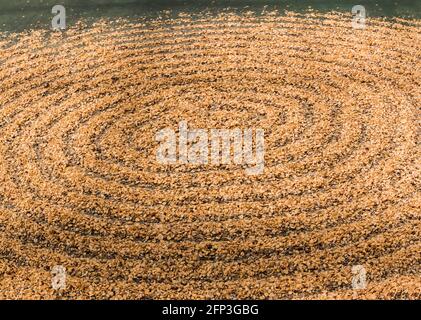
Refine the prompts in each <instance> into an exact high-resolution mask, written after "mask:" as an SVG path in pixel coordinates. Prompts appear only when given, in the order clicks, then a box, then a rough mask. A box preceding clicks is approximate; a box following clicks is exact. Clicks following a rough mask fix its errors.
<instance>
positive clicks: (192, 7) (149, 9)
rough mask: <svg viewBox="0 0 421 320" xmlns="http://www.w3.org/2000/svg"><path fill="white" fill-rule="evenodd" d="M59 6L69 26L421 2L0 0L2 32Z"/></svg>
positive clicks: (40, 21) (407, 6)
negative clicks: (167, 14) (166, 13)
mask: <svg viewBox="0 0 421 320" xmlns="http://www.w3.org/2000/svg"><path fill="white" fill-rule="evenodd" d="M57 4H61V5H64V6H65V7H66V10H67V23H68V25H70V24H72V23H74V22H76V21H77V20H79V19H86V20H95V19H98V18H114V17H130V18H136V17H138V16H147V17H156V16H158V15H159V12H160V11H162V10H172V12H173V13H174V14H176V13H178V12H183V11H184V12H199V11H203V10H218V9H221V8H227V7H230V8H232V9H237V10H256V11H258V10H262V9H263V7H264V6H265V5H268V6H269V9H278V10H281V11H283V10H285V9H287V10H292V11H305V10H307V9H309V7H311V8H312V9H316V10H321V11H331V10H336V11H348V12H350V11H351V8H352V7H353V6H354V5H357V4H361V5H364V6H365V7H366V9H367V13H368V15H369V16H387V17H396V16H397V17H404V18H420V17H421V0H403V1H402V0H401V1H399V0H383V1H381V0H377V1H376V0H366V1H358V0H353V1H352V0H337V1H331V0H322V1H314V0H313V1H310V0H214V1H212V0H0V30H7V31H21V30H25V29H28V28H33V27H37V28H49V27H50V24H51V19H52V17H53V14H52V13H51V8H52V7H53V6H54V5H57ZM246 6H249V7H248V8H245V7H246Z"/></svg>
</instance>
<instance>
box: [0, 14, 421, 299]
mask: <svg viewBox="0 0 421 320" xmlns="http://www.w3.org/2000/svg"><path fill="white" fill-rule="evenodd" d="M0 47H1V53H0V60H1V69H0V79H1V86H0V288H1V289H0V297H1V298H36V299H37V298H40V299H41V298H81V299H85V298H86V299H87V298H94V299H106V298H113V299H123V298H129V299H163V298H164V299H173V298H179V299H180V298H193V299H196V298H208V299H213V298H227V299H231V298H234V299H243V298H256V299H263V298H270V299H297V298H305V299H314V298H324V297H327V298H386V299H394V298H410V299H416V298H420V292H421V280H420V271H421V269H420V260H421V254H420V252H421V242H420V234H421V228H420V227H421V221H420V214H421V209H420V208H421V196H420V194H421V193H420V189H421V180H420V174H421V171H420V156H421V148H420V142H421V136H420V133H421V129H420V120H421V110H420V105H421V104H420V103H421V96H420V75H421V73H420V67H421V65H420V61H421V56H420V53H421V41H420V22H419V21H418V20H411V21H406V20H399V19H394V20H393V21H386V20H381V19H370V20H369V22H368V25H367V28H366V29H365V30H356V29H353V28H352V26H351V17H350V16H347V15H343V14H339V13H330V14H319V13H314V12H313V13H308V14H295V13H289V14H287V15H279V14H276V13H267V14H264V15H262V16H256V15H253V14H251V13H249V14H237V13H223V14H220V15H218V16H215V15H206V14H203V15H197V16H194V17H191V16H188V15H180V16H179V17H177V18H174V17H173V18H165V17H163V18H162V19H160V20H154V21H148V20H141V21H139V22H138V23H134V22H130V23H129V22H124V21H119V22H101V23H96V24H95V25H93V26H90V27H84V26H83V25H78V26H76V27H73V28H70V29H69V30H67V31H65V32H63V33H55V32H51V31H39V30H38V31H30V32H26V33H21V34H15V35H3V37H2V40H1V41H0ZM180 121H187V123H188V124H189V126H190V127H192V128H225V129H232V128H262V129H264V130H265V170H264V173H263V174H261V175H256V176H248V175H246V174H245V172H244V168H243V167H242V166H238V165H224V166H212V165H183V164H175V165H162V164H160V163H159V162H157V159H156V149H157V146H158V143H157V141H156V140H155V135H156V133H157V132H158V131H159V130H160V129H162V128H167V127H169V128H174V129H175V130H176V129H177V126H178V123H179V122H180ZM55 265H62V266H64V267H65V268H66V270H67V279H66V282H67V286H66V289H65V290H58V291H56V290H53V289H52V287H51V274H50V270H51V268H52V267H53V266H55ZM355 265H362V266H364V268H365V269H366V271H367V288H366V289H365V290H358V291H355V290H353V289H352V277H353V274H352V267H353V266H355Z"/></svg>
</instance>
